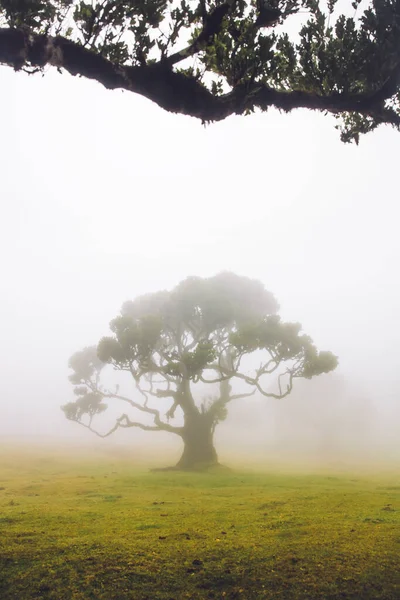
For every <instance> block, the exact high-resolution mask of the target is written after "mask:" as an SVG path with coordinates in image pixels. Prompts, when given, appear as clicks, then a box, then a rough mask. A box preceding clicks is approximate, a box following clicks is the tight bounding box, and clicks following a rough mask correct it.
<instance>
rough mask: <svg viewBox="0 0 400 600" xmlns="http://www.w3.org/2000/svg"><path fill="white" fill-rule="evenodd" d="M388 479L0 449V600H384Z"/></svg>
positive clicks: (388, 581) (394, 504) (389, 590)
mask: <svg viewBox="0 0 400 600" xmlns="http://www.w3.org/2000/svg"><path fill="white" fill-rule="evenodd" d="M399 568H400V476H399V474H398V471H397V472H396V471H394V472H393V473H390V472H385V473H381V474H379V475H376V474H375V475H371V474H367V473H366V472H365V470H363V471H362V472H360V473H358V474H357V473H356V472H355V473H348V472H347V473H344V474H340V473H332V472H331V473H327V472H325V473H324V472H321V471H320V472H318V473H315V474H305V473H294V474H290V473H289V472H287V470H286V471H285V472H284V473H282V472H279V470H277V471H275V472H272V471H270V472H269V473H253V472H249V471H243V472H235V471H231V472H223V473H221V472H219V473H209V474H204V473H197V474H190V473H176V472H171V473H168V472H165V473H150V472H148V470H145V469H144V468H143V467H138V466H135V465H134V464H133V463H132V460H130V459H129V457H128V456H127V457H126V458H125V459H121V457H119V456H118V457H117V456H103V455H102V456H97V457H94V456H90V455H89V456H85V455H82V456H79V455H77V454H76V453H75V454H73V455H68V454H65V455H64V454H60V453H54V452H45V451H41V452H31V451H29V449H27V448H22V449H20V450H18V451H15V450H10V448H7V447H6V446H3V447H0V597H1V598H2V600H15V599H18V600H26V599H28V598H29V599H30V598H40V599H43V600H47V599H52V600H67V599H68V600H70V599H71V600H86V599H96V600H128V599H129V600H145V599H148V600H172V599H175V600H182V599H186V598H188V599H193V600H195V599H202V598H216V599H222V598H224V599H233V598H243V600H252V599H263V600H278V599H288V600H289V599H290V600H306V599H307V600H310V599H312V600H317V599H324V600H339V599H340V600H343V599H354V600H360V599H362V600H372V599H373V600H389V599H390V600H392V599H393V600H398V598H400V577H399Z"/></svg>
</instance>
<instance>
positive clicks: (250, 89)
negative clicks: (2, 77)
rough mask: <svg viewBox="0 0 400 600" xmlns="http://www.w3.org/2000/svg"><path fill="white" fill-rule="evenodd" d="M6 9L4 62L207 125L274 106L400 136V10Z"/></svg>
mask: <svg viewBox="0 0 400 600" xmlns="http://www.w3.org/2000/svg"><path fill="white" fill-rule="evenodd" d="M339 4H340V3H339V2H338V0H327V2H321V1H318V0H225V1H224V0H0V63H3V64H6V65H10V66H12V67H13V68H14V69H16V70H19V69H25V70H27V71H28V72H32V71H33V72H34V71H36V70H43V69H44V67H45V66H46V65H52V66H55V67H57V68H58V69H59V70H65V71H68V72H69V73H70V74H72V75H80V76H83V77H86V78H90V79H94V80H96V81H98V82H100V83H101V84H103V85H104V86H105V87H106V88H109V89H115V88H122V89H125V90H129V91H132V92H136V93H138V94H141V95H143V96H145V97H146V98H149V99H150V100H152V101H154V102H156V103H157V104H158V105H159V106H161V107H162V108H163V109H165V110H167V111H172V112H175V113H182V114H185V115H191V116H193V117H196V118H199V119H201V121H202V122H203V123H207V122H212V121H219V120H222V119H224V118H226V117H227V116H229V115H231V114H248V113H250V112H253V111H254V110H256V109H259V110H261V111H266V110H268V108H270V107H276V108H278V109H280V110H283V111H290V110H292V109H294V108H301V107H303V108H307V109H312V110H318V111H322V112H326V113H331V114H333V115H335V116H337V117H338V118H340V124H339V127H340V129H341V138H342V140H343V141H345V142H348V141H356V142H358V140H359V136H360V134H362V133H366V132H369V131H372V130H374V129H375V128H376V127H377V126H378V125H380V124H382V123H387V124H390V125H392V126H394V127H396V128H397V129H399V127H400V91H399V90H400V0H371V1H369V2H368V1H365V0H354V1H353V2H351V3H350V2H346V4H345V6H344V14H341V8H340V6H339Z"/></svg>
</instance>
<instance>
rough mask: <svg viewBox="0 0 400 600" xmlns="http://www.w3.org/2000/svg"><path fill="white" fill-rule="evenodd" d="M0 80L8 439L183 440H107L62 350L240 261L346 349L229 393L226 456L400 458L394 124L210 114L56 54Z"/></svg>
mask: <svg viewBox="0 0 400 600" xmlns="http://www.w3.org/2000/svg"><path fill="white" fill-rule="evenodd" d="M0 82H1V88H2V90H3V93H2V96H1V100H0V105H1V111H2V115H3V119H2V123H1V137H2V144H1V146H0V158H1V163H0V164H1V200H2V203H1V204H2V219H1V230H2V231H1V240H0V244H1V256H2V278H1V294H0V330H1V339H2V345H1V357H0V358H1V364H2V377H1V380H0V415H1V419H0V436H1V439H3V440H10V439H11V438H16V439H19V440H25V441H27V442H29V443H32V441H37V442H43V441H44V440H50V441H51V442H52V441H54V440H57V442H58V443H64V441H65V443H67V442H68V443H69V444H71V445H72V446H73V445H74V444H76V445H79V444H82V445H89V446H90V445H93V446H94V445H96V447H97V445H99V444H103V445H104V446H103V447H112V446H113V445H115V444H122V445H127V446H128V447H131V448H136V449H138V448H139V449H140V453H141V455H145V454H146V452H147V449H149V452H151V451H156V450H157V449H159V448H163V449H165V448H168V449H169V448H171V452H175V451H176V443H177V442H176V441H175V440H172V441H171V442H170V441H169V438H168V436H166V435H164V434H162V435H158V434H145V433H143V432H137V431H135V430H131V431H129V432H124V433H123V434H122V433H121V434H120V433H118V434H116V436H115V438H116V439H111V438H110V439H107V440H104V441H99V440H97V439H95V438H93V437H92V436H91V434H90V432H88V431H86V430H83V429H81V428H80V427H79V426H78V425H76V424H74V423H70V422H68V421H66V419H65V417H64V415H63V414H62V412H61V410H60V405H62V404H65V403H66V402H68V401H70V400H71V399H72V398H73V397H72V390H71V385H70V384H69V383H68V380H67V377H68V368H67V362H68V358H69V356H70V355H71V354H72V353H73V352H75V351H76V350H79V349H81V348H82V347H84V346H88V345H92V344H95V343H97V341H98V340H99V338H100V337H101V336H103V335H106V334H107V333H108V323H109V321H110V320H111V319H112V318H113V317H114V316H116V314H117V313H118V311H119V309H120V306H121V305H122V303H123V302H124V301H125V300H128V299H133V298H134V297H135V296H137V295H138V294H142V293H146V292H151V291H157V290H158V289H168V288H171V287H173V286H174V285H176V284H177V283H178V282H179V281H180V280H181V279H183V278H185V277H186V276H188V275H199V276H210V275H213V274H215V273H217V272H219V271H221V270H231V271H234V272H236V273H238V274H240V275H247V276H250V277H255V278H257V279H260V280H261V281H262V282H263V283H264V284H265V285H266V287H267V289H269V290H271V291H272V292H273V293H274V294H275V295H276V297H277V299H278V301H279V303H280V305H281V311H280V314H281V315H282V317H283V318H285V319H288V320H295V321H300V322H301V323H302V324H303V327H304V330H305V332H306V333H307V334H309V335H310V336H311V337H312V338H313V339H314V341H315V343H316V344H317V345H318V347H319V348H320V349H326V350H331V351H332V352H334V353H335V354H336V355H338V356H339V360H340V365H339V368H338V369H337V371H336V372H335V373H333V374H331V375H329V376H323V377H321V378H319V379H315V380H313V381H302V382H298V385H297V386H296V388H295V390H294V392H293V394H292V396H291V397H289V398H286V399H284V400H281V401H279V402H277V401H271V400H269V399H266V398H262V399H261V398H257V397H254V398H252V399H250V400H241V401H237V402H236V403H235V404H232V409H231V412H230V415H229V417H228V419H227V421H226V422H224V423H223V424H221V426H220V428H219V430H218V431H217V445H218V449H219V450H220V453H221V456H222V457H223V458H226V459H227V460H228V461H229V458H230V457H231V456H232V457H233V455H234V456H235V457H236V458H237V457H239V458H240V457H242V458H246V459H248V460H250V461H251V458H252V456H253V457H256V456H257V457H258V459H260V457H261V459H262V458H263V457H265V460H266V461H268V460H271V457H273V458H274V460H275V459H277V458H279V457H284V456H287V457H289V458H290V457H293V458H296V459H297V460H303V458H302V457H304V460H306V458H307V459H309V458H310V457H318V458H320V459H321V460H326V461H327V462H329V461H350V460H353V459H354V460H364V461H365V460H366V461H369V460H377V459H379V460H386V459H387V460H399V458H400V451H399V438H398V431H399V421H400V403H399V395H400V368H399V367H400V355H399V351H398V347H399V340H400V316H399V308H398V307H399V306H400V286H399V282H398V275H397V271H398V269H397V266H398V262H399V259H400V239H399V235H398V220H399V216H400V214H399V213H400V211H399V197H400V194H399V186H398V156H399V150H400V137H399V134H398V133H396V132H395V131H393V130H391V129H389V128H384V129H381V130H379V131H378V132H376V133H374V134H371V135H369V136H367V137H365V138H363V139H362V140H361V143H360V146H359V147H356V146H344V145H343V144H342V143H341V142H340V141H339V136H338V132H337V131H335V129H334V124H335V121H334V119H333V118H330V117H323V116H322V115H318V114H312V113H308V112H305V111H297V112H295V113H293V114H291V115H283V114H282V115H280V114H278V113H277V112H276V111H271V112H269V113H268V114H267V115H258V114H256V115H254V116H252V117H248V118H243V117H242V118H234V117H232V118H230V119H228V120H227V121H225V122H223V123H219V124H216V125H212V126H208V127H207V128H204V127H202V126H201V125H200V124H199V123H198V122H196V121H194V120H192V119H190V118H187V117H182V116H176V115H170V114H166V113H164V112H162V111H161V109H159V108H158V107H157V106H155V105H153V104H151V103H150V102H148V101H146V100H144V99H142V98H139V97H137V96H135V95H132V94H127V93H125V94H124V93H122V92H121V93H119V92H113V93H111V92H107V91H106V90H104V89H103V88H101V87H100V86H99V85H97V84H94V83H91V82H87V81H84V80H83V79H74V78H71V77H69V76H67V75H62V76H61V75H59V74H57V73H55V72H53V71H50V72H48V73H47V74H46V76H45V77H44V78H42V77H40V76H35V77H32V76H30V77H28V76H27V75H25V74H15V73H13V72H12V71H11V70H9V69H5V68H1V69H0ZM178 443H179V440H178ZM107 445H108V446H107Z"/></svg>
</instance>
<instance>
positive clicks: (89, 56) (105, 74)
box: [0, 28, 400, 128]
mask: <svg viewBox="0 0 400 600" xmlns="http://www.w3.org/2000/svg"><path fill="white" fill-rule="evenodd" d="M0 63H1V64H4V65H8V66H11V67H13V68H14V69H15V70H20V69H22V68H23V67H34V68H35V67H36V68H39V69H42V68H43V67H44V66H45V65H52V66H55V67H57V68H60V69H65V70H66V71H67V72H68V73H70V74H71V75H81V76H82V77H85V78H87V79H94V80H95V81H98V82H99V83H101V84H102V85H103V86H104V87H106V88H107V89H125V90H128V91H131V92H135V93H137V94H140V95H142V96H144V97H145V98H148V99H149V100H152V101H153V102H155V103H157V104H158V105H159V106H160V107H161V108H163V109H164V110H166V111H169V112H174V113H181V114H184V115H189V116H192V117H196V118H198V119H201V121H202V122H203V123H205V122H211V121H220V120H223V119H225V118H226V117H228V116H229V115H232V114H244V113H246V112H247V111H248V110H253V109H255V108H259V109H260V110H262V111H265V110H267V109H268V108H269V107H272V106H274V107H276V108H278V109H280V110H283V111H291V110H293V109H295V108H308V109H310V110H318V111H328V112H332V113H341V112H358V113H360V114H363V115H365V116H370V117H374V118H376V119H378V120H379V122H381V123H388V124H391V125H394V126H395V127H397V128H400V115H398V114H397V113H396V112H395V111H391V110H387V109H385V107H384V104H383V103H384V101H385V100H387V99H388V98H390V97H392V95H393V89H394V81H397V76H396V78H395V77H394V79H393V81H390V85H389V84H384V86H383V87H382V88H381V89H380V90H377V91H376V92H375V93H374V94H372V95H371V94H370V93H360V94H345V93H337V92H335V93H332V94H330V95H327V96H322V95H318V94H315V93H309V92H302V91H282V90H277V89H273V88H271V87H269V86H268V85H266V84H262V83H254V84H252V85H239V86H237V87H235V88H233V89H232V91H230V92H228V93H226V94H223V95H220V96H216V95H213V94H212V93H211V92H210V91H209V90H208V89H207V88H206V87H204V86H203V85H202V84H201V83H200V82H198V81H197V80H196V79H195V78H194V77H189V76H186V75H185V74H183V73H179V72H178V73H176V72H174V71H173V70H172V69H170V68H168V66H166V65H164V64H162V63H158V64H157V63H156V64H149V65H144V66H140V67H139V66H137V67H136V66H135V67H129V66H121V65H118V64H114V63H112V62H111V61H109V60H108V59H106V58H104V57H103V56H101V55H100V54H96V53H95V52H93V51H91V50H88V49H86V48H84V47H83V46H81V45H80V44H78V43H75V42H73V41H71V40H69V39H66V38H65V37H62V36H47V35H39V34H33V33H27V32H25V31H22V30H19V29H10V28H0Z"/></svg>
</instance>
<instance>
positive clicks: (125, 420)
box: [76, 414, 180, 438]
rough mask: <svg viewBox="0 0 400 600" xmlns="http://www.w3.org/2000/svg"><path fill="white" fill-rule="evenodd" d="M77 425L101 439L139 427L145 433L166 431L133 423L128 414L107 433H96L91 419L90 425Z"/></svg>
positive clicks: (80, 422)
mask: <svg viewBox="0 0 400 600" xmlns="http://www.w3.org/2000/svg"><path fill="white" fill-rule="evenodd" d="M76 423H78V425H82V427H85V429H89V431H91V432H92V433H94V434H95V435H97V436H98V437H101V438H106V437H108V436H110V435H111V434H113V433H114V431H116V430H117V429H119V428H123V429H127V428H130V427H137V428H138V429H142V430H143V431H164V428H163V427H158V426H156V425H144V424H143V423H138V422H136V421H131V420H130V419H129V417H128V415H127V414H123V415H121V416H120V417H119V418H118V419H117V420H116V422H115V425H114V426H113V427H112V428H111V429H110V430H109V431H107V433H99V432H98V431H96V429H93V427H92V419H90V421H89V424H86V423H83V422H82V421H76ZM174 433H177V434H178V435H180V433H178V431H175V432H174Z"/></svg>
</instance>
